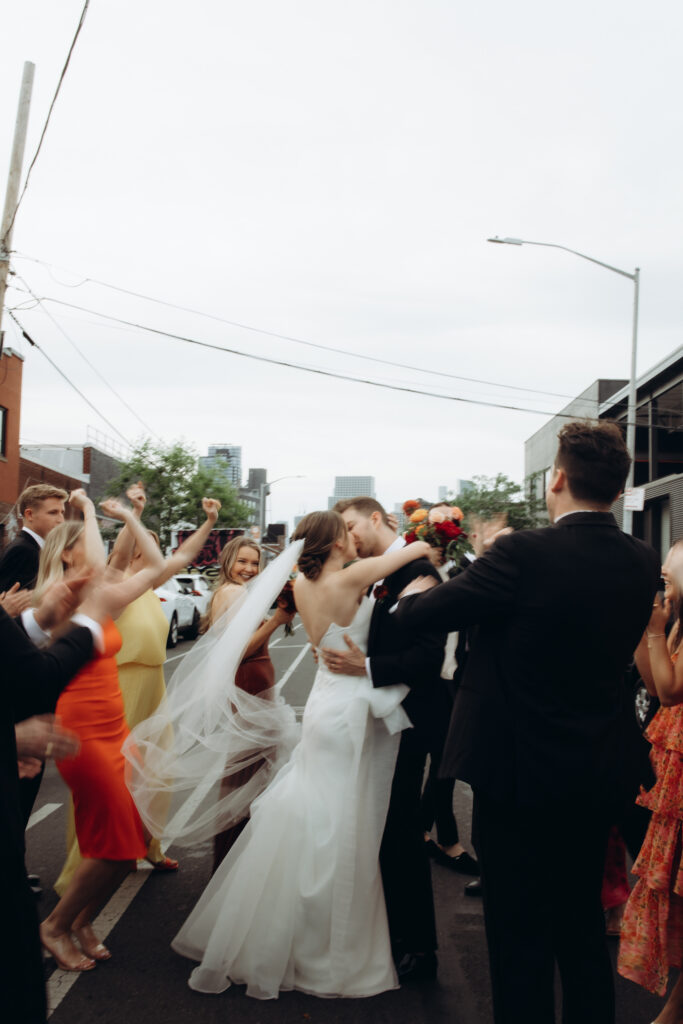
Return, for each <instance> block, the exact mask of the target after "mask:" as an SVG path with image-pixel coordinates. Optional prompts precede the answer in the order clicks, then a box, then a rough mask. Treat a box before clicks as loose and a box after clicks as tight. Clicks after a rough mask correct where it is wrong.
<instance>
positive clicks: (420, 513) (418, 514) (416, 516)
mask: <svg viewBox="0 0 683 1024" xmlns="http://www.w3.org/2000/svg"><path fill="white" fill-rule="evenodd" d="M428 514H429V513H428V512H427V509H426V508H418V509H416V510H415V511H414V512H413V514H412V516H411V517H410V521H411V523H421V522H423V521H424V520H425V519H426V518H427V516H428Z"/></svg>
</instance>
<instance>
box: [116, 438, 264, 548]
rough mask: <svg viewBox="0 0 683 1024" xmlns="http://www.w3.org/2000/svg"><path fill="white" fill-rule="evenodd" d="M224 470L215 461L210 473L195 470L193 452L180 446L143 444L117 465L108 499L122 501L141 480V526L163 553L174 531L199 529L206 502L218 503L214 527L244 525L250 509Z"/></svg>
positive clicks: (223, 466)
mask: <svg viewBox="0 0 683 1024" xmlns="http://www.w3.org/2000/svg"><path fill="white" fill-rule="evenodd" d="M221 462H222V463H223V465H221V464H220V463H221ZM226 468H227V461H226V460H220V462H219V461H218V460H217V463H216V465H215V466H213V467H211V468H210V469H207V468H205V467H203V466H200V465H199V462H198V456H197V453H196V451H195V450H194V449H193V448H191V447H188V446H187V445H184V444H182V443H181V442H180V441H176V442H174V443H173V444H163V443H160V444H153V443H152V441H150V440H149V439H148V440H146V441H143V442H141V443H140V444H138V445H136V446H135V448H134V449H133V451H132V453H131V457H130V458H129V459H128V461H127V462H124V463H122V464H121V472H120V473H119V475H118V476H117V477H116V478H115V479H114V480H112V481H111V482H110V484H109V486H108V488H107V493H108V494H109V495H117V496H121V495H124V494H125V493H126V490H127V488H128V487H130V485H131V484H134V483H137V481H138V480H141V481H142V483H143V484H144V486H145V490H146V492H147V505H146V506H145V515H144V523H145V525H146V526H147V527H149V529H151V530H155V531H156V532H157V533H158V534H159V538H160V540H161V546H162V549H164V550H165V549H166V548H168V546H169V545H170V543H171V532H172V530H173V529H174V528H175V527H177V526H179V525H180V524H187V523H191V524H193V525H195V526H199V525H200V523H201V522H202V521H203V512H202V498H203V497H205V496H206V497H207V498H218V500H219V501H220V502H221V511H220V514H219V516H218V521H217V523H216V526H217V527H218V526H246V525H247V523H248V522H249V508H248V506H247V505H245V504H243V503H242V502H241V501H240V500H239V497H238V495H237V491H236V490H235V488H234V487H233V486H232V485H231V484H230V483H229V482H228V481H227V479H226V476H225V469H226Z"/></svg>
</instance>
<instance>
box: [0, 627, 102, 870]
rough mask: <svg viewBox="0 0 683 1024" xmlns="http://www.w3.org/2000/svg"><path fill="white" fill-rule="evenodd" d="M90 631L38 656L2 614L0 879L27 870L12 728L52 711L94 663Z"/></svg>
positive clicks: (78, 633)
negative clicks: (85, 667) (8, 872)
mask: <svg viewBox="0 0 683 1024" xmlns="http://www.w3.org/2000/svg"><path fill="white" fill-rule="evenodd" d="M92 650H93V641H92V635H91V633H90V631H89V630H87V629H84V628H83V627H82V626H77V627H75V628H74V629H72V630H70V631H69V632H68V633H67V634H66V635H65V636H63V637H62V638H61V639H59V640H56V641H55V642H54V643H53V644H52V645H51V646H50V647H48V648H46V649H45V650H39V649H38V648H37V647H35V646H34V644H32V643H31V641H30V640H29V639H28V637H27V636H26V634H25V633H24V632H23V630H22V629H21V628H20V627H19V626H18V625H17V624H16V623H15V622H14V620H13V619H11V618H10V617H9V615H7V613H6V612H5V611H3V609H2V608H0V651H2V659H1V660H0V680H1V682H2V702H1V703H0V827H2V829H3V835H4V837H5V838H4V839H3V842H2V843H0V874H1V873H2V872H3V868H4V867H6V866H9V865H12V867H13V869H17V870H18V866H20V865H23V850H24V823H23V818H22V815H21V811H20V805H19V779H18V775H17V749H16V744H15V740H14V724H15V722H21V721H22V720H23V719H24V718H29V717H30V716H31V715H38V714H41V713H42V712H45V711H51V710H53V709H54V706H55V704H56V702H57V698H58V697H59V694H60V693H61V692H62V690H63V689H64V687H65V686H66V685H67V683H68V682H69V680H70V679H71V678H72V677H73V676H74V675H76V673H77V672H78V670H79V669H80V668H81V667H82V666H83V665H84V664H85V663H86V662H87V661H89V660H90V659H91V658H92Z"/></svg>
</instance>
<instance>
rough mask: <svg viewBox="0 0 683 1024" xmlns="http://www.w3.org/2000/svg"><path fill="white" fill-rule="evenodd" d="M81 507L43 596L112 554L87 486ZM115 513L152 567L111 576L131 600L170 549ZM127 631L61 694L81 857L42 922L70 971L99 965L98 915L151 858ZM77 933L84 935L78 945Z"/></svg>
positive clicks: (61, 538) (49, 553)
mask: <svg viewBox="0 0 683 1024" xmlns="http://www.w3.org/2000/svg"><path fill="white" fill-rule="evenodd" d="M69 500H70V502H71V504H72V505H74V506H75V507H76V508H78V509H80V510H81V511H82V513H83V517H84V518H83V522H67V523H63V524H62V525H61V526H58V527H56V528H55V529H54V530H53V531H52V534H51V536H50V537H48V539H47V540H46V542H45V546H44V547H43V550H42V552H41V558H40V568H39V572H38V582H37V585H36V597H37V598H39V596H40V593H41V592H42V591H43V590H44V589H45V588H46V587H48V586H49V585H50V584H51V583H52V582H53V580H55V579H58V578H60V577H65V578H68V577H69V576H71V575H74V574H79V573H82V572H83V570H84V569H87V568H89V567H98V566H101V565H103V563H104V547H103V545H102V541H101V538H100V535H99V529H98V527H97V521H96V518H95V508H94V506H93V504H92V502H91V501H90V499H89V498H88V497H87V496H86V494H85V492H84V491H75V492H74V493H73V494H72V496H71V498H70V499H69ZM102 507H103V508H104V510H105V512H106V513H107V515H109V516H112V517H114V518H117V519H122V520H123V521H124V522H125V523H126V524H127V525H128V526H129V528H130V529H131V530H133V531H134V532H135V539H136V543H137V544H138V545H139V546H140V547H141V548H142V549H143V550H144V551H145V554H146V557H147V560H148V567H147V568H145V569H143V570H141V571H140V572H138V573H136V574H135V575H134V576H132V577H130V578H129V579H125V580H122V581H118V582H115V583H105V584H104V585H106V586H108V587H110V588H112V590H113V591H114V592H115V594H116V597H117V599H118V601H119V602H120V604H119V608H120V610H121V611H122V610H123V608H124V607H125V606H126V605H127V604H129V603H130V602H131V601H133V600H135V599H136V598H137V597H139V596H140V594H142V593H144V592H145V590H147V589H148V588H149V587H150V586H152V585H153V584H154V581H155V579H156V578H157V576H158V575H159V572H160V571H161V570H162V569H163V558H162V555H161V552H160V551H159V550H158V548H157V547H156V545H155V544H154V542H153V541H152V540H151V538H149V537H148V535H147V533H146V531H145V530H144V529H143V528H142V527H141V526H140V525H139V523H138V521H137V519H136V518H135V517H134V516H133V515H132V512H131V511H130V510H128V509H124V508H123V507H122V506H121V505H120V504H119V503H118V502H116V501H107V502H103V503H102ZM120 646H121V638H120V636H119V633H118V631H117V629H116V626H115V625H114V623H113V621H111V620H109V621H108V622H107V623H106V624H105V626H104V630H103V649H102V650H101V651H100V653H99V655H98V656H97V657H96V658H94V659H93V660H92V661H91V662H90V663H89V664H88V665H86V666H85V667H84V668H83V669H82V670H81V671H80V672H79V673H78V675H77V676H75V677H74V679H73V680H72V681H71V682H70V683H69V685H68V687H67V688H66V689H65V690H64V691H63V693H62V695H61V696H60V698H59V700H58V702H57V708H56V711H57V714H58V715H59V717H60V718H61V720H62V724H63V725H64V727H65V728H67V729H70V730H72V731H73V732H75V733H77V735H78V737H79V740H80V744H81V746H80V750H79V752H78V754H77V755H76V756H75V757H73V758H69V759H65V760H62V761H59V762H58V763H57V767H58V769H59V772H60V774H61V775H62V777H63V778H64V780H65V782H66V783H67V785H68V786H69V788H70V790H71V794H72V797H73V802H74V812H75V823H76V835H77V837H78V842H79V846H80V850H81V854H82V857H83V860H82V861H81V863H80V864H79V866H78V868H77V869H76V871H75V872H74V875H73V878H72V879H71V881H70V882H69V884H68V886H67V888H66V890H65V892H64V894H63V896H62V898H61V899H60V901H59V903H58V904H57V906H56V907H55V909H54V910H53V911H52V913H51V914H49V916H48V917H47V918H46V919H45V920H44V921H43V923H42V925H41V927H40V936H41V941H42V943H43V946H44V947H45V949H46V950H47V951H48V952H49V953H51V954H52V956H53V957H54V958H55V960H56V961H57V964H58V965H59V967H61V968H62V970H68V971H87V970H92V968H93V967H94V966H95V961H96V960H108V959H109V957H110V955H111V954H110V953H109V951H108V950H107V949H106V948H105V947H104V946H103V945H102V943H101V942H100V941H99V940H98V938H97V936H96V935H95V933H94V931H93V927H92V919H93V917H94V915H95V913H96V912H97V911H98V910H99V908H100V907H101V906H102V904H103V903H104V902H105V901H106V899H107V898H108V897H109V895H110V894H111V893H112V892H113V891H114V890H115V889H116V887H117V886H118V885H119V884H120V882H121V881H122V880H123V878H124V877H125V875H126V874H127V873H128V872H129V871H131V870H132V869H133V868H134V867H135V861H136V860H137V858H138V857H144V856H145V853H146V850H147V841H146V837H145V835H144V833H143V827H142V822H141V820H140V817H139V815H138V812H137V810H136V808H135V805H134V803H133V799H132V797H131V796H130V793H129V792H128V789H127V787H126V784H125V779H124V759H123V755H122V754H121V745H122V743H123V741H124V740H125V738H126V737H127V735H128V726H127V725H126V720H125V718H124V713H123V699H122V697H121V690H120V688H119V683H118V674H117V669H116V652H117V651H118V650H119V648H120ZM72 935H73V936H75V938H76V939H77V940H78V943H79V946H80V949H79V948H78V947H77V946H76V945H75V943H74V941H73V939H72Z"/></svg>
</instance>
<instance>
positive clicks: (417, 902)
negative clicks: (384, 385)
mask: <svg viewBox="0 0 683 1024" xmlns="http://www.w3.org/2000/svg"><path fill="white" fill-rule="evenodd" d="M335 511H337V512H340V513H341V515H342V517H343V518H344V521H345V522H346V525H347V528H348V530H349V533H350V534H351V536H352V537H353V540H354V541H355V544H356V549H357V551H358V554H359V556H360V557H361V558H368V557H370V556H372V555H381V554H384V553H385V552H387V551H389V550H390V549H391V548H392V547H394V546H397V547H400V546H401V545H402V544H403V543H404V541H403V538H402V537H397V536H396V534H395V533H394V531H393V530H392V529H391V528H390V526H389V525H388V522H387V515H386V512H385V511H384V509H383V508H382V506H381V505H380V504H379V502H377V501H375V500H374V498H363V497H361V498H353V499H350V500H348V501H343V502H338V503H337V504H336V506H335ZM419 576H422V577H428V578H429V579H428V582H429V584H430V585H431V586H436V584H437V583H439V582H440V577H439V574H438V573H437V571H436V570H435V569H434V567H433V566H432V565H431V563H430V562H429V560H428V559H426V558H425V559H419V560H417V561H414V562H411V563H410V564H409V565H407V566H405V567H404V568H403V569H400V570H399V571H398V572H396V573H393V574H392V575H391V576H389V577H387V579H386V580H384V583H383V584H381V585H380V584H378V585H377V586H376V587H375V588H373V592H374V596H375V608H374V611H373V614H372V619H371V622H370V634H369V637H368V657H367V659H366V657H365V655H364V654H363V653H362V651H360V649H359V648H358V647H356V646H355V645H354V644H352V643H351V642H350V641H347V643H348V645H349V650H348V651H346V652H343V651H325V650H323V651H322V652H321V653H322V656H323V657H324V659H325V664H326V665H327V667H328V668H330V669H331V670H332V671H333V672H334V671H336V672H344V673H351V674H353V673H355V674H357V675H365V674H366V672H367V674H368V675H369V677H370V679H371V680H372V684H373V686H390V685H393V684H394V683H405V684H406V685H407V686H409V687H410V693H409V694H408V696H407V697H406V699H405V700H404V702H403V707H404V709H405V711H406V713H407V715H408V717H409V718H410V720H411V722H412V723H413V728H412V729H405V730H404V731H403V732H402V733H401V745H400V748H399V753H398V758H397V760H396V770H395V773H394V780H393V784H392V792H391V800H390V802H389V811H388V814H387V821H386V826H385V830H384V836H383V839H382V846H381V849H380V867H381V870H382V882H383V885H384V896H385V900H386V904H387V917H388V919H389V932H390V935H391V941H392V945H393V948H394V956H395V959H396V964H397V970H398V975H399V979H400V980H401V981H404V982H405V981H407V980H413V979H414V980H420V979H422V978H429V977H434V975H435V974H436V954H435V950H436V948H437V941H436V925H435V920H434V898H433V895H432V879H431V872H430V865H429V859H428V856H427V851H426V844H425V842H424V838H423V829H422V819H421V813H420V793H421V789H422V778H423V775H424V768H425V762H426V758H427V754H428V753H429V750H430V747H431V746H433V745H434V734H435V732H438V729H439V726H440V724H441V722H442V720H443V716H442V715H440V713H439V708H440V705H439V696H440V693H441V691H442V688H443V687H445V683H443V681H442V680H441V678H440V671H441V663H442V661H443V651H444V644H445V640H446V638H445V635H444V634H443V633H439V632H434V631H433V630H432V629H431V627H429V626H425V627H423V628H421V629H420V630H413V629H408V630H404V629H399V628H397V624H396V621H395V619H394V617H393V616H392V615H390V614H389V609H390V608H391V607H392V606H393V605H394V604H395V603H396V601H397V600H398V597H399V594H400V593H401V591H402V590H403V589H404V588H405V587H406V586H407V585H408V584H409V583H410V582H411V581H412V580H414V579H415V578H416V577H419Z"/></svg>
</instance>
